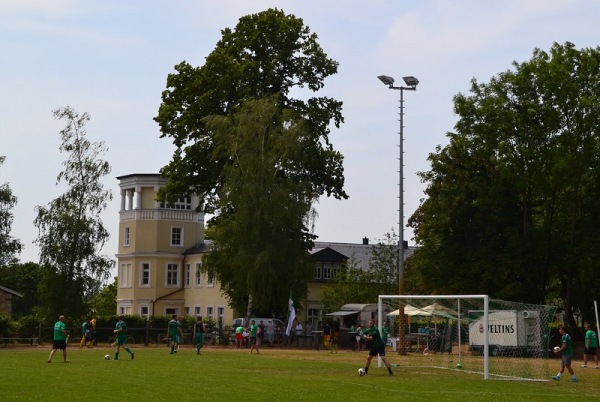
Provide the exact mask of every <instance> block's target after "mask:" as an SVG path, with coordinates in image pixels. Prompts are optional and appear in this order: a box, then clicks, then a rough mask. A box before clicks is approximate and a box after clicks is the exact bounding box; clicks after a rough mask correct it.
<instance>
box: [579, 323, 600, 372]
mask: <svg viewBox="0 0 600 402" xmlns="http://www.w3.org/2000/svg"><path fill="white" fill-rule="evenodd" d="M585 329H586V331H585V343H584V344H583V346H584V350H583V365H582V366H581V368H587V361H588V356H590V357H593V358H594V360H595V361H596V366H595V368H598V352H597V349H598V335H596V333H595V332H594V330H593V329H592V325H591V324H586V325H585Z"/></svg>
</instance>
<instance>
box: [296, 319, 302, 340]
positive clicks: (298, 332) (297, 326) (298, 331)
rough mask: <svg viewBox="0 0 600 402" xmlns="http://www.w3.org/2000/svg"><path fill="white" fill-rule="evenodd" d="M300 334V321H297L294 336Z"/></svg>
mask: <svg viewBox="0 0 600 402" xmlns="http://www.w3.org/2000/svg"><path fill="white" fill-rule="evenodd" d="M299 335H302V323H301V322H300V321H298V325H296V336H299Z"/></svg>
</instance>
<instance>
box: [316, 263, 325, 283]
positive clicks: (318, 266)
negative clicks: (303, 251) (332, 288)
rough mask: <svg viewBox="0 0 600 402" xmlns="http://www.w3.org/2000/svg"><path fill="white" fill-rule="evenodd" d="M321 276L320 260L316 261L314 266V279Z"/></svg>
mask: <svg viewBox="0 0 600 402" xmlns="http://www.w3.org/2000/svg"><path fill="white" fill-rule="evenodd" d="M322 276H323V270H322V264H321V263H320V262H317V265H316V266H315V279H321V277H322Z"/></svg>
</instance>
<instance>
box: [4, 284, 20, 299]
mask: <svg viewBox="0 0 600 402" xmlns="http://www.w3.org/2000/svg"><path fill="white" fill-rule="evenodd" d="M0 290H2V291H3V292H6V293H10V294H11V295H13V296H17V297H23V295H22V294H21V293H18V292H15V291H14V290H11V289H9V288H5V287H4V286H0Z"/></svg>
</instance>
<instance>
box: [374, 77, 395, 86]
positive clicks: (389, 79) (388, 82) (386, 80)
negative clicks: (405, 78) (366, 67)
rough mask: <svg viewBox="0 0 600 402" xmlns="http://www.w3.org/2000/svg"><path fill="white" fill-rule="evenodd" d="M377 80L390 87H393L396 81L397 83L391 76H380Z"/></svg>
mask: <svg viewBox="0 0 600 402" xmlns="http://www.w3.org/2000/svg"><path fill="white" fill-rule="evenodd" d="M377 78H379V80H380V81H381V82H383V83H384V84H385V85H387V86H389V87H391V86H393V85H394V81H396V80H394V78H393V77H390V76H389V75H379V76H377Z"/></svg>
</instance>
